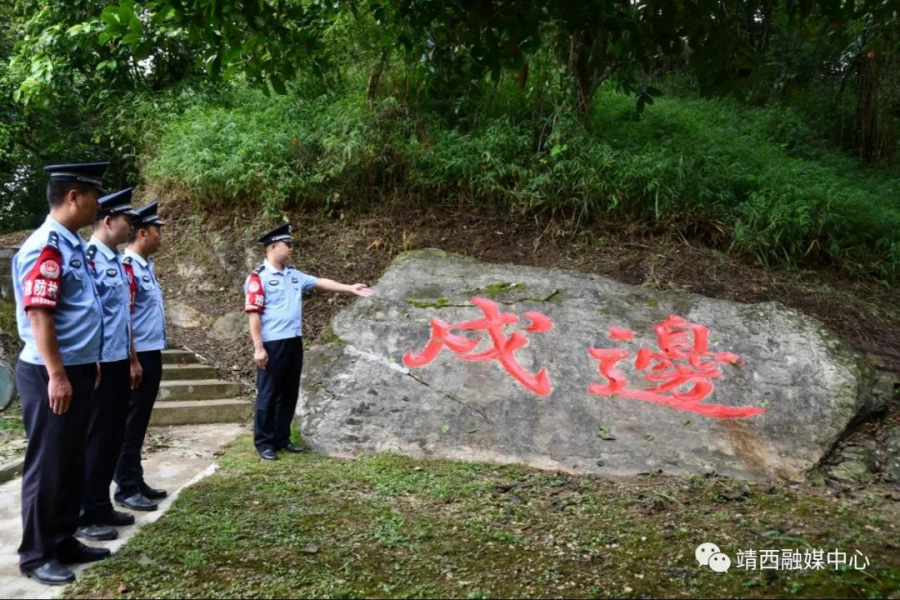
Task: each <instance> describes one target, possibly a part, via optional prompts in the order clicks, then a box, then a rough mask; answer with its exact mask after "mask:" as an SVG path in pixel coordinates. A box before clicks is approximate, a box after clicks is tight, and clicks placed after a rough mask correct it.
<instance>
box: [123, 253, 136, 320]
mask: <svg viewBox="0 0 900 600" xmlns="http://www.w3.org/2000/svg"><path fill="white" fill-rule="evenodd" d="M122 268H124V269H125V277H127V278H128V291H129V292H130V294H129V295H130V297H131V303H130V305H129V307H128V311H129V312H134V299H135V297H136V296H137V279H135V278H134V266H133V265H132V264H131V263H125V264H123V265H122Z"/></svg>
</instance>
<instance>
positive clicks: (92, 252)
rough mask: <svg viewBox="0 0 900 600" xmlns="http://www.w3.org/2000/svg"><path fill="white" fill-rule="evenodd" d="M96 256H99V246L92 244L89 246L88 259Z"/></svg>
mask: <svg viewBox="0 0 900 600" xmlns="http://www.w3.org/2000/svg"><path fill="white" fill-rule="evenodd" d="M95 256H97V246H95V245H94V244H91V245H90V246H88V251H87V259H88V260H94V257H95Z"/></svg>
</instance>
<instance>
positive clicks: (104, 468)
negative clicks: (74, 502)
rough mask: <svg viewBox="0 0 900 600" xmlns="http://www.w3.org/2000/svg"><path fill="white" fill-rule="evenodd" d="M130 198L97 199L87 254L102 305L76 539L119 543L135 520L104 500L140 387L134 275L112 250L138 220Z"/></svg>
mask: <svg viewBox="0 0 900 600" xmlns="http://www.w3.org/2000/svg"><path fill="white" fill-rule="evenodd" d="M131 193H132V189H131V188H127V189H124V190H119V191H118V192H114V193H112V194H109V195H108V196H104V197H102V198H100V210H99V211H98V212H97V216H96V218H95V220H94V234H93V236H92V237H91V239H90V241H89V242H88V248H87V259H88V265H89V267H90V270H91V272H92V274H93V277H94V281H95V284H96V286H97V292H98V293H99V294H100V302H101V303H102V305H103V352H102V354H101V356H100V369H101V371H102V372H103V379H102V381H101V382H100V387H99V388H97V392H96V401H95V405H94V410H93V413H92V414H91V419H90V424H89V425H88V441H87V452H86V457H85V473H84V497H83V499H82V504H81V519H80V521H79V528H78V531H77V532H76V534H75V535H77V536H79V537H82V538H86V539H89V540H113V539H115V538H116V537H118V532H117V531H116V530H115V529H113V527H114V526H123V525H131V524H132V523H134V515H132V514H131V513H123V512H119V511H116V510H113V505H112V502H110V498H109V486H110V484H111V483H112V478H113V472H114V471H115V469H116V461H117V459H118V457H119V451H120V450H121V449H122V440H123V439H124V437H125V424H126V420H127V417H128V404H129V397H130V395H131V388H132V386H135V387H136V386H137V384H138V383H140V379H141V374H142V369H141V364H140V362H139V361H138V358H137V354H136V353H135V352H134V345H133V344H132V335H131V304H132V299H133V298H134V291H135V282H134V275H133V273H132V272H131V267H130V265H129V267H128V268H127V269H126V267H125V265H124V264H123V263H122V256H121V254H120V253H119V251H118V249H117V248H118V246H119V245H120V244H124V243H125V242H126V241H127V240H128V236H129V234H130V233H131V220H132V219H133V218H136V217H137V216H138V213H136V212H135V211H133V210H132V209H131Z"/></svg>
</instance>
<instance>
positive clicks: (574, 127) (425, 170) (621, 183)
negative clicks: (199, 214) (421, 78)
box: [144, 89, 900, 282]
mask: <svg viewBox="0 0 900 600" xmlns="http://www.w3.org/2000/svg"><path fill="white" fill-rule="evenodd" d="M533 105H534V101H533V99H530V98H528V97H527V96H526V95H525V94H524V93H523V92H518V91H510V90H505V89H500V90H498V92H497V96H496V97H495V98H494V99H493V100H492V101H490V102H487V103H485V104H484V105H483V106H482V107H481V109H480V111H479V112H478V114H477V115H474V116H473V117H472V118H471V119H468V120H464V121H462V122H454V123H448V122H447V120H445V119H442V118H439V117H437V116H436V115H435V114H434V113H433V112H429V111H427V110H417V111H410V110H409V109H408V108H407V107H405V106H403V105H401V104H400V103H399V102H398V101H397V100H395V99H393V98H386V99H383V100H381V101H380V102H379V103H377V104H376V106H374V107H373V108H371V109H370V108H368V107H367V106H365V103H364V102H363V101H362V99H361V97H360V96H359V95H358V94H334V95H327V96H321V95H320V96H317V97H303V96H301V95H297V94H294V95H290V96H284V97H271V98H268V97H265V96H263V95H262V94H259V93H256V92H252V91H248V90H238V91H236V93H235V95H234V96H233V97H231V98H230V99H229V100H228V102H227V103H222V102H218V103H199V104H198V105H196V106H194V107H193V108H190V109H188V110H186V111H185V112H183V113H182V114H180V115H179V116H175V117H174V118H172V119H171V120H169V121H167V122H166V123H164V124H163V125H162V126H161V127H160V129H159V133H158V136H156V137H155V138H154V140H155V141H154V144H153V145H152V148H151V149H150V151H149V155H148V156H147V157H146V159H145V163H144V175H145V177H146V178H148V179H150V180H153V181H155V182H157V183H159V184H162V185H174V186H178V187H180V188H181V189H183V190H187V191H188V196H189V197H190V198H192V199H193V200H194V201H195V203H196V206H195V208H196V209H200V210H219V209H221V208H223V207H226V206H227V205H228V204H229V203H232V202H234V201H241V202H251V203H255V204H258V205H259V206H260V208H261V210H266V211H270V212H272V211H278V210H282V209H284V208H287V207H291V206H296V205H298V204H302V203H324V202H326V201H327V200H328V199H329V198H331V196H332V195H333V194H334V193H340V194H341V195H342V196H343V197H344V198H347V199H351V200H356V201H361V202H364V201H371V200H373V199H377V198H379V197H381V196H382V195H384V194H402V195H414V196H417V197H419V198H420V199H424V200H430V199H440V198H442V197H448V196H458V195H461V194H462V195H466V196H468V197H470V198H472V199H473V200H477V201H479V202H482V203H491V204H493V205H495V206H496V207H497V208H498V209H502V210H509V211H520V212H533V211H543V210H547V209H550V208H556V209H561V210H565V211H570V212H572V213H574V214H576V215H578V216H580V217H583V218H584V219H586V220H585V221H584V222H586V223H587V222H590V219H592V218H596V217H603V218H606V219H615V218H624V217H627V218H628V219H631V220H633V219H639V220H644V221H646V222H647V223H652V222H656V221H665V222H666V223H670V224H673V225H675V226H679V225H687V226H689V227H688V230H689V231H695V232H696V231H702V230H705V231H713V230H715V231H716V232H718V234H717V236H718V237H716V240H717V242H716V243H720V244H727V245H729V246H730V247H731V248H733V249H734V250H735V251H739V252H743V253H747V254H749V255H752V256H755V257H756V258H757V259H758V260H760V261H762V262H765V263H767V262H773V261H775V262H791V263H800V264H821V263H841V264H845V265H852V266H854V267H856V268H858V269H860V270H862V271H865V272H868V273H870V274H873V275H875V276H877V277H880V278H882V279H883V280H884V281H886V282H894V281H896V279H897V277H898V276H900V182H898V181H897V180H896V179H894V178H891V177H889V176H888V175H887V174H883V173H879V172H866V171H863V170H861V169H860V168H859V167H858V166H857V165H856V163H855V162H854V161H853V160H852V159H851V158H849V157H846V156H844V155H842V154H841V153H839V152H837V151H833V150H829V149H828V148H825V147H823V146H821V145H820V144H819V143H818V142H815V141H814V140H815V139H816V137H815V136H814V135H812V133H811V132H810V131H809V130H808V128H806V127H805V126H804V124H803V122H802V121H801V119H799V118H798V117H796V116H795V115H792V114H790V113H787V112H784V111H782V110H780V109H777V108H764V109H749V108H746V107H743V106H739V105H737V104H735V103H732V102H729V101H711V100H703V99H699V98H690V97H682V98H664V99H661V100H659V101H658V102H657V103H656V104H655V105H654V106H652V107H650V108H648V110H647V112H646V113H645V115H644V117H643V118H642V119H641V120H640V121H636V120H635V119H634V111H633V100H631V99H629V98H626V97H622V96H618V95H616V94H614V93H613V92H612V91H609V90H604V91H602V92H601V93H600V95H599V96H598V98H597V101H596V102H595V105H594V111H593V112H592V114H590V115H589V116H588V117H587V118H584V117H580V118H576V117H575V116H574V115H572V114H571V113H568V112H567V111H566V110H561V109H558V110H547V111H545V112H544V113H540V112H539V111H538V110H537V109H535V108H533ZM691 227H693V229H690V228H691ZM714 237H715V236H714Z"/></svg>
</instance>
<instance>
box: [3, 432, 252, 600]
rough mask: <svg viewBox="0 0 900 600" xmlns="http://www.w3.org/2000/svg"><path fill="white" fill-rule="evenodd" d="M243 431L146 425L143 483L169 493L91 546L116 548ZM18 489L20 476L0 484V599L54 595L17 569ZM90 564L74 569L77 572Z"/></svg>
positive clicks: (209, 467)
mask: <svg viewBox="0 0 900 600" xmlns="http://www.w3.org/2000/svg"><path fill="white" fill-rule="evenodd" d="M246 430H247V426H246V425H238V424H235V423H222V424H216V425H187V426H181V427H165V428H163V427H159V428H151V429H150V430H149V431H148V433H147V440H148V443H147V444H145V447H149V448H150V451H149V452H145V455H144V457H145V458H144V473H145V474H146V477H147V483H149V484H150V485H151V486H153V487H157V488H163V489H166V490H168V491H169V497H168V498H166V499H165V500H163V501H162V502H161V503H160V505H159V510H158V511H156V512H152V513H140V512H136V513H134V514H135V516H136V517H137V523H136V524H135V525H132V526H130V527H121V528H119V539H117V540H114V541H112V542H105V543H93V542H92V545H98V546H104V547H107V548H109V549H111V550H112V551H113V552H115V551H116V550H118V549H119V547H121V546H122V544H124V543H125V542H126V541H128V539H129V538H130V537H131V536H132V535H134V533H135V532H136V531H137V530H138V529H139V528H140V527H141V526H143V525H144V524H146V523H152V522H153V521H156V520H157V519H158V518H159V517H160V516H161V515H162V514H163V513H164V512H165V511H166V510H167V509H168V508H169V506H170V505H171V504H172V502H173V501H174V500H175V498H176V497H177V496H178V494H179V492H180V491H181V490H182V489H183V488H184V487H186V486H188V485H190V484H191V483H193V482H194V481H197V480H199V479H201V478H203V477H205V476H206V475H208V474H210V473H212V472H214V471H215V469H216V462H215V460H216V455H217V453H218V452H219V451H220V450H221V449H222V448H223V447H224V446H225V445H226V444H228V443H229V442H231V441H232V440H233V439H234V438H235V437H237V436H238V434H240V433H242V432H243V431H246ZM154 446H155V447H156V448H157V449H155V450H154V449H153V447H154ZM21 490H22V479H21V478H20V477H19V478H16V479H14V480H13V481H10V482H7V483H5V484H3V485H2V486H0V598H9V599H17V598H56V597H58V596H59V595H60V594H61V592H62V590H63V589H64V588H60V587H56V588H54V587H47V586H44V585H41V584H39V583H36V582H34V581H32V580H30V579H26V578H24V577H22V576H21V575H20V574H19V555H18V553H17V552H16V550H17V548H18V546H19V542H20V541H21V537H22V520H21ZM116 509H117V510H124V509H122V508H121V507H116ZM90 566H91V565H85V566H83V567H77V568H75V573H76V575H77V574H79V573H81V572H82V571H83V570H84V569H85V568H90Z"/></svg>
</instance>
